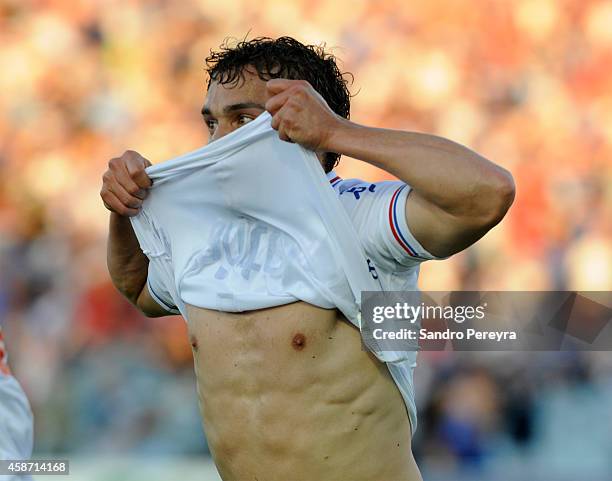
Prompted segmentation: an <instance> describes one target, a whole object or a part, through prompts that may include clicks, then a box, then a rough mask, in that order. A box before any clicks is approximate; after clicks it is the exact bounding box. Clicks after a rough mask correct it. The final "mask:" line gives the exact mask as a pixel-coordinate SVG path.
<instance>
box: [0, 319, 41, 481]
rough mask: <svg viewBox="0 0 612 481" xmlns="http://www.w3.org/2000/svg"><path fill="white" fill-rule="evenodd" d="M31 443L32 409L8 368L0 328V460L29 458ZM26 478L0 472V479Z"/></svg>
mask: <svg viewBox="0 0 612 481" xmlns="http://www.w3.org/2000/svg"><path fill="white" fill-rule="evenodd" d="M32 443H33V421H32V411H31V410H30V404H29V403H28V399H27V398H26V396H25V393H24V392H23V390H22V389H21V386H20V385H19V383H18V382H17V379H15V378H14V377H13V376H12V375H11V372H10V370H9V368H8V364H7V354H6V350H5V347H4V342H3V338H2V329H1V328H0V460H16V461H27V460H29V459H30V456H31V455H32ZM29 479H31V477H30V476H12V475H11V476H8V475H4V476H3V475H0V481H17V480H19V481H25V480H29Z"/></svg>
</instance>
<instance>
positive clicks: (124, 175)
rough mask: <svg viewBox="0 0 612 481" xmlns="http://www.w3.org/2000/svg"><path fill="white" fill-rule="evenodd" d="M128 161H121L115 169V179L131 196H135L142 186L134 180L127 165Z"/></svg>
mask: <svg viewBox="0 0 612 481" xmlns="http://www.w3.org/2000/svg"><path fill="white" fill-rule="evenodd" d="M127 163H128V162H120V163H119V164H117V166H116V168H115V169H114V170H113V173H114V174H115V179H116V180H117V182H118V183H119V184H120V185H121V187H123V190H125V192H127V193H128V194H129V195H130V196H135V195H136V193H137V192H138V191H139V190H141V187H140V186H139V185H138V184H137V183H136V182H135V181H134V179H133V178H132V175H131V174H130V172H129V170H128V166H127ZM145 175H146V174H145Z"/></svg>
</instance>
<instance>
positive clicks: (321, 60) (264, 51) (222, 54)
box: [206, 37, 352, 172]
mask: <svg viewBox="0 0 612 481" xmlns="http://www.w3.org/2000/svg"><path fill="white" fill-rule="evenodd" d="M206 67H207V68H206V70H207V72H208V76H209V78H208V87H210V83H211V81H213V80H214V81H215V82H219V83H220V84H229V85H237V84H238V83H239V82H240V81H244V69H245V67H252V68H254V69H255V71H256V72H257V75H258V76H259V78H260V79H262V80H266V81H267V80H270V79H273V78H287V79H292V80H306V81H307V82H308V83H310V85H312V87H313V88H314V89H315V90H316V91H317V92H318V93H319V94H320V95H321V96H322V97H323V98H324V99H325V101H326V102H327V104H328V105H329V107H330V108H331V109H332V110H333V111H334V112H335V113H336V114H338V115H340V116H341V117H344V118H345V119H348V118H349V116H350V108H351V105H350V99H351V94H350V92H349V89H348V83H349V81H348V80H347V78H346V77H350V78H351V81H352V74H350V73H348V72H345V73H343V72H341V71H340V69H339V68H338V65H337V64H336V57H334V56H333V55H332V54H330V53H328V52H325V50H324V46H317V45H304V44H303V43H301V42H299V41H298V40H296V39H294V38H292V37H279V38H277V39H273V38H269V37H257V38H254V39H252V40H242V41H240V42H238V43H237V44H236V45H235V46H230V45H229V41H228V39H226V40H225V41H224V42H223V44H222V45H221V46H220V50H218V51H213V50H211V51H210V55H209V56H208V57H207V58H206ZM339 160H340V154H337V153H335V152H327V153H326V154H325V162H324V164H325V165H324V168H325V172H329V171H331V170H332V169H333V168H334V167H335V166H336V165H338V162H339Z"/></svg>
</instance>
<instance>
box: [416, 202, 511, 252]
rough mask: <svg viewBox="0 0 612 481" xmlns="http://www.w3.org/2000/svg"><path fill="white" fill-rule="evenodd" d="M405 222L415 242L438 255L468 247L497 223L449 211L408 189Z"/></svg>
mask: <svg viewBox="0 0 612 481" xmlns="http://www.w3.org/2000/svg"><path fill="white" fill-rule="evenodd" d="M405 217H406V224H407V225H408V228H409V229H410V231H411V232H412V234H413V235H414V237H415V238H416V239H418V241H419V243H420V244H421V245H422V246H423V247H424V248H425V249H427V251H429V252H431V253H432V254H433V255H435V256H438V257H448V256H451V255H453V254H455V253H457V252H460V251H462V250H463V249H465V248H467V247H469V246H470V245H472V244H473V243H474V242H476V241H477V240H478V239H480V238H481V237H482V236H484V235H485V234H486V233H487V232H488V231H489V230H490V229H491V228H492V227H494V226H495V224H497V223H498V222H499V220H501V219H499V220H497V221H495V222H489V221H484V220H483V219H481V218H478V217H465V216H464V217H460V216H455V215H453V214H450V213H448V212H446V211H444V210H442V209H441V208H439V207H437V206H436V205H434V204H432V203H431V202H429V201H427V200H426V199H425V198H423V197H422V196H421V195H420V194H419V193H418V192H416V191H411V192H410V193H409V195H408V197H407V199H406V208H405Z"/></svg>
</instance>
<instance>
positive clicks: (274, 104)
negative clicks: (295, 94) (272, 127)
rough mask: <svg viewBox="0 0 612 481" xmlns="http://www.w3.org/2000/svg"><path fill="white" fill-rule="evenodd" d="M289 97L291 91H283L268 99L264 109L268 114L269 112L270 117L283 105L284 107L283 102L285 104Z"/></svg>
mask: <svg viewBox="0 0 612 481" xmlns="http://www.w3.org/2000/svg"><path fill="white" fill-rule="evenodd" d="M290 96H291V91H290V90H284V91H282V92H281V93H279V94H277V95H274V96H273V97H270V98H269V99H268V100H267V102H266V105H265V108H266V110H267V111H268V112H270V113H271V114H272V115H274V114H275V113H276V112H278V111H279V110H280V109H281V108H282V107H283V105H285V102H287V100H289V97H290Z"/></svg>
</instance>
